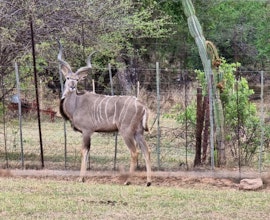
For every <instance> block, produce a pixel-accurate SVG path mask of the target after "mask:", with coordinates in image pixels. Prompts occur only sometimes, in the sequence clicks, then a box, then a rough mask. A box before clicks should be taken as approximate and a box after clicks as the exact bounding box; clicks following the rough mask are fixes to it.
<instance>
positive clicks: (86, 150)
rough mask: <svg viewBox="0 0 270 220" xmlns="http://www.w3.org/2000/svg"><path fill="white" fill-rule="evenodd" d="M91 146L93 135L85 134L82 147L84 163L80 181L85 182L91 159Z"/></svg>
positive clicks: (82, 163)
mask: <svg viewBox="0 0 270 220" xmlns="http://www.w3.org/2000/svg"><path fill="white" fill-rule="evenodd" d="M90 146H91V134H83V145H82V150H81V153H82V161H81V171H80V179H79V180H80V181H81V182H84V181H85V175H86V169H87V162H88V158H89V151H90Z"/></svg>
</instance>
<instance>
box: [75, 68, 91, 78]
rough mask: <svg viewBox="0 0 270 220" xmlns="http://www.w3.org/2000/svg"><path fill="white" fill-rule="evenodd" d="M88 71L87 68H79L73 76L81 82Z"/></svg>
mask: <svg viewBox="0 0 270 220" xmlns="http://www.w3.org/2000/svg"><path fill="white" fill-rule="evenodd" d="M90 69H91V68H89V67H81V68H80V69H78V70H77V71H76V73H75V74H76V75H77V76H78V77H79V80H83V79H84V78H85V77H86V76H87V75H88V73H89V70H90Z"/></svg>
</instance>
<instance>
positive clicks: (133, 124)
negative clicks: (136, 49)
mask: <svg viewBox="0 0 270 220" xmlns="http://www.w3.org/2000/svg"><path fill="white" fill-rule="evenodd" d="M58 61H59V62H60V69H61V72H62V74H63V75H64V77H65V80H66V81H65V85H64V91H63V94H62V98H61V102H60V112H61V114H62V116H63V118H64V119H65V120H69V121H70V123H71V126H72V127H73V129H74V130H76V131H79V132H81V133H82V139H83V144H82V161H81V171H80V178H81V180H82V181H84V177H85V174H86V164H87V160H88V156H89V150H90V144H91V135H92V134H93V133H94V132H115V131H118V132H119V133H120V135H121V136H122V137H123V139H124V141H125V143H126V145H127V146H128V148H129V150H130V153H131V162H130V174H132V173H133V172H134V171H135V166H136V163H137V158H138V151H137V149H138V147H137V146H139V148H140V149H141V150H142V152H143V155H144V158H145V163H146V170H147V186H150V185H151V162H150V152H149V149H148V146H147V144H146V142H145V139H144V136H143V133H144V131H148V126H147V119H148V111H147V108H146V106H145V105H143V104H142V103H141V102H140V101H139V100H138V99H137V98H136V97H133V96H107V95H99V94H95V93H91V92H86V91H85V92H83V93H78V91H77V83H78V82H79V81H81V80H82V79H83V78H84V77H85V76H86V75H87V74H88V71H89V70H90V69H91V68H92V65H91V55H90V56H89V57H88V59H87V66H85V67H81V68H79V69H78V70H77V71H76V72H75V73H74V72H72V70H71V67H70V65H69V64H68V63H67V62H66V61H64V60H63V59H62V46H61V44H60V43H59V54H58ZM136 144H137V145H136ZM125 184H129V180H128V179H127V181H126V182H125Z"/></svg>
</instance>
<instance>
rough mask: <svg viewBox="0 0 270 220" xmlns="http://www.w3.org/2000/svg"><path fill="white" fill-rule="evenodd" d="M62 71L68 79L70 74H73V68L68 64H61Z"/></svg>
mask: <svg viewBox="0 0 270 220" xmlns="http://www.w3.org/2000/svg"><path fill="white" fill-rule="evenodd" d="M60 70H61V72H62V74H63V75H64V76H65V77H67V75H68V74H69V73H72V71H71V68H70V66H69V64H67V63H60Z"/></svg>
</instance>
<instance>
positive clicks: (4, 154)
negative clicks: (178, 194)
mask: <svg viewBox="0 0 270 220" xmlns="http://www.w3.org/2000/svg"><path fill="white" fill-rule="evenodd" d="M147 71H148V72H150V78H151V82H149V84H151V89H149V88H148V89H147V86H145V85H144V87H143V86H140V87H138V85H139V84H135V85H134V88H133V90H132V91H133V94H134V95H138V98H139V99H141V100H143V101H144V102H145V103H146V105H147V106H148V107H149V109H150V120H149V127H150V130H151V132H150V133H145V137H146V141H147V143H148V145H149V147H150V149H151V160H152V167H153V169H154V170H166V171H176V170H186V169H190V168H192V167H193V165H194V158H195V144H196V140H195V139H196V138H195V129H194V126H192V125H190V124H188V123H187V122H185V121H184V122H183V121H181V122H179V121H177V120H176V119H175V118H174V117H170V116H171V115H170V114H173V112H185V111H186V110H187V109H188V106H189V105H191V104H192V103H195V100H196V97H197V94H196V91H197V86H198V85H197V82H196V80H195V81H192V80H187V78H186V77H183V76H184V74H183V75H182V76H181V74H182V73H187V72H188V71H186V70H181V72H180V73H181V74H180V75H179V74H178V75H177V77H178V78H168V77H167V75H166V71H168V70H163V69H160V70H159V73H160V76H161V77H160V81H158V80H157V81H156V79H157V78H156V77H157V72H158V71H157V68H156V69H151V70H149V69H148V70H147ZM258 72H259V71H258ZM179 76H180V78H179ZM258 77H259V76H258ZM90 84H91V83H90ZM144 84H146V81H144ZM83 86H84V85H83ZM83 86H82V87H83ZM113 86H114V88H118V90H117V89H116V91H115V93H118V94H121V93H124V92H123V91H121V90H119V88H121V86H120V85H117V84H116V82H114V84H113ZM136 86H137V88H136ZM254 89H255V90H254V91H255V93H254V95H253V99H254V100H255V101H254V100H253V102H256V105H257V109H258V111H257V112H258V116H259V117H260V118H262V117H263V122H264V125H265V124H267V122H268V116H267V112H268V111H269V104H268V103H269V97H270V94H269V91H268V90H267V84H261V85H260V86H259V89H258V88H255V87H254ZM261 89H262V90H261ZM3 90H10V88H5V87H3V88H2V91H3ZM34 90H35V89H34V88H33V87H31V86H30V87H28V88H20V93H21V100H22V119H21V126H20V123H19V120H18V118H19V116H18V107H16V106H17V105H16V104H15V105H14V103H16V98H17V96H16V95H17V90H16V89H14V90H13V91H12V92H10V93H9V95H8V96H7V97H5V99H4V101H3V109H2V110H3V111H2V112H3V114H2V117H1V124H0V135H1V136H2V137H1V139H0V162H1V166H2V168H26V169H40V168H42V157H43V160H44V167H45V168H46V169H70V170H78V169H80V163H81V151H80V150H81V148H80V147H81V145H82V138H81V134H80V133H79V132H75V131H73V129H72V128H71V126H70V125H69V122H67V123H65V122H64V120H63V119H62V117H61V116H60V114H59V110H58V108H59V107H58V106H59V93H54V92H53V91H52V90H50V89H48V88H47V87H46V86H45V84H44V82H41V83H40V84H39V96H40V114H41V128H39V126H38V122H37V108H36V102H35V95H34V93H35V91H34ZM90 90H91V88H90ZM261 91H265V92H264V94H263V97H262V96H261ZM96 92H97V93H102V91H96ZM103 92H104V91H103ZM254 97H255V98H254ZM258 97H259V99H258ZM14 99H15V101H14ZM159 106H160V108H159ZM238 132H239V131H238ZM262 132H264V133H261V135H262V137H261V138H262V139H261V140H262V147H260V146H258V147H257V148H256V149H255V152H253V154H252V160H250V163H247V164H245V165H246V166H248V167H249V168H255V169H257V168H258V166H259V167H260V169H262V170H264V169H266V168H268V167H269V165H270V149H269V146H268V138H267V135H266V131H262ZM40 135H41V137H40ZM65 135H66V136H65ZM115 135H116V134H115V133H108V134H105V133H95V134H94V135H93V137H92V141H91V151H90V162H89V167H90V169H92V170H113V169H117V170H122V169H125V170H127V169H128V167H129V161H130V153H129V151H128V148H127V147H126V146H125V144H124V142H123V140H122V138H121V137H120V136H119V137H118V138H117V139H116V138H115ZM235 137H239V138H241V136H239V135H235ZM249 139H250V137H245V140H240V141H241V142H242V144H243V151H244V150H245V147H248V140H249ZM116 140H117V143H115V141H116ZM41 141H42V149H41ZM236 142H237V140H236V139H231V140H230V141H227V142H226V155H227V164H226V166H227V168H232V167H239V166H243V164H239V163H238V162H237V159H238V158H239V157H242V156H243V155H244V154H242V155H240V154H239V155H238V157H237V156H235V155H234V156H232V148H233V147H234V144H235V143H236ZM260 155H262V157H260ZM248 156H249V155H248ZM207 157H208V158H209V157H210V150H209V148H208V151H207ZM259 159H260V160H261V161H259ZM204 166H205V167H209V168H210V161H209V160H206V162H205V164H204ZM144 167H145V164H144V159H143V156H142V155H141V154H140V156H139V160H138V169H144Z"/></svg>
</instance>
